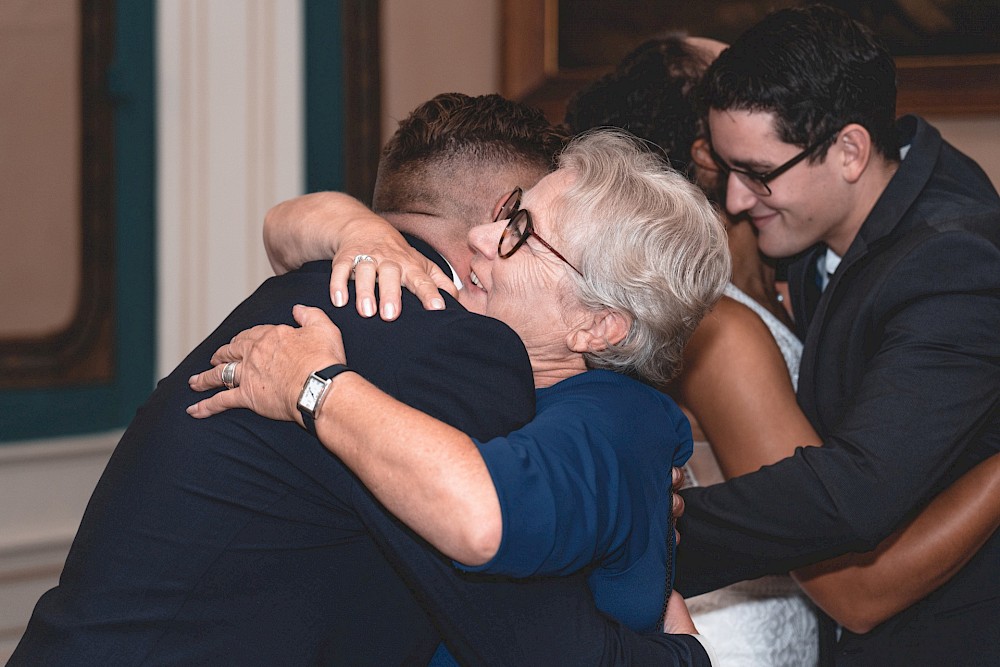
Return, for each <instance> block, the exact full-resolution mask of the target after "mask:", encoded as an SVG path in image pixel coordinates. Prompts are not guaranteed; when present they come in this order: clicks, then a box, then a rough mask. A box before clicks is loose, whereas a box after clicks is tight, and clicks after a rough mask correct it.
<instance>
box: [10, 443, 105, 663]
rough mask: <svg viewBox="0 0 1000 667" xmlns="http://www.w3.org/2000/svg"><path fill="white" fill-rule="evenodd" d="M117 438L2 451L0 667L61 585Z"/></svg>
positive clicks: (12, 446)
mask: <svg viewBox="0 0 1000 667" xmlns="http://www.w3.org/2000/svg"><path fill="white" fill-rule="evenodd" d="M120 437H121V432H120V431H114V432H110V433H101V434H96V435H90V436H85V437H74V438H64V439H60V440H51V441H33V442H25V443H14V444H5V445H3V446H2V447H0V507H2V508H3V510H2V511H0V601H2V603H0V662H6V659H7V658H8V657H9V655H10V653H11V652H12V651H13V650H14V646H15V645H16V644H17V641H18V639H19V638H20V636H21V633H22V632H23V631H24V626H25V624H26V623H27V621H28V617H29V616H30V615H31V610H32V608H33V607H34V606H35V602H37V601H38V598H39V597H40V596H41V595H42V593H44V592H45V591H46V590H48V589H49V588H52V587H53V586H55V585H56V583H57V582H58V580H59V573H60V572H61V571H62V566H63V561H65V559H66V554H67V552H68V551H69V547H70V544H72V542H73V537H74V535H75V534H76V529H77V526H78V525H79V524H80V518H81V517H82V516H83V511H84V509H85V508H86V506H87V501H88V500H89V499H90V495H91V493H93V490H94V485H95V484H96V483H97V480H98V478H99V477H100V475H101V472H102V471H103V470H104V467H105V465H107V462H108V458H109V457H110V456H111V452H112V451H114V448H115V445H116V444H117V442H118V439H119V438H120Z"/></svg>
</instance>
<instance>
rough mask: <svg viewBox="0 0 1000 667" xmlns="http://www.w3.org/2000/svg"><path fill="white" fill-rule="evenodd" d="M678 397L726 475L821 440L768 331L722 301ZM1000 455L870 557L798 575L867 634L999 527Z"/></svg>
mask: <svg viewBox="0 0 1000 667" xmlns="http://www.w3.org/2000/svg"><path fill="white" fill-rule="evenodd" d="M677 390H678V392H677V393H678V396H679V398H680V400H681V401H682V402H684V404H685V405H686V406H687V408H688V409H689V410H690V411H691V412H692V414H694V415H695V417H696V418H697V419H698V421H699V422H700V423H701V425H702V428H703V429H704V431H705V433H706V435H707V437H708V440H709V442H711V443H712V450H713V452H714V453H715V455H716V458H718V460H719V463H720V467H721V468H722V471H723V474H724V475H725V477H726V478H727V479H728V478H731V477H735V476H738V475H742V474H746V473H748V472H752V471H754V470H757V469H758V468H760V467H761V466H764V465H768V464H771V463H774V462H775V461H778V460H780V459H782V458H784V457H787V456H791V455H792V454H793V453H794V451H795V448H796V447H798V446H802V445H815V444H819V442H820V439H819V436H818V435H817V434H816V432H815V431H814V430H813V428H812V426H811V425H810V424H809V422H808V420H806V418H805V416H804V415H803V414H802V412H801V410H799V408H798V404H797V403H796V402H795V395H794V392H793V390H792V386H791V382H790V380H789V379H788V373H787V370H786V368H785V363H784V360H783V359H782V357H781V354H780V352H779V351H778V348H777V345H775V343H774V340H773V338H772V337H771V334H770V332H768V331H767V328H766V327H765V326H764V324H763V323H762V322H761V321H760V319H759V318H758V317H757V316H756V315H754V314H753V313H752V312H751V311H750V310H749V309H747V308H745V307H744V306H743V305H741V304H738V303H736V302H734V301H732V300H730V299H723V300H722V301H720V302H719V305H718V306H717V307H716V309H715V310H714V311H713V312H712V313H711V314H710V315H709V316H708V317H706V318H705V320H704V321H703V322H702V324H701V325H700V326H699V328H698V329H697V330H696V331H695V334H694V335H693V336H692V339H691V342H690V343H689V345H688V348H687V351H686V352H685V367H684V371H683V373H682V375H681V377H680V378H678V384H677ZM998 491H1000V456H994V457H993V458H992V459H990V460H989V461H988V462H986V463H984V464H981V465H980V466H979V467H978V468H975V469H974V470H973V471H971V472H969V473H967V474H966V475H965V476H964V477H962V478H961V479H960V480H958V481H957V482H956V483H955V484H954V485H953V486H952V487H950V488H949V489H947V490H946V491H945V492H943V493H942V494H940V495H939V496H938V497H937V498H935V499H934V500H933V501H932V502H931V503H930V504H929V505H928V506H927V507H926V508H925V509H924V510H923V512H922V513H921V514H920V515H919V516H918V517H917V518H916V519H914V520H913V521H912V522H911V523H910V524H908V525H907V526H905V527H904V528H902V529H900V530H899V531H897V532H896V533H894V534H893V535H892V536H890V537H889V538H887V539H886V540H885V541H883V542H882V543H881V544H880V545H879V546H878V548H877V549H875V551H873V552H871V553H867V554H846V555H844V556H841V557H839V558H835V559H831V560H829V561H825V562H823V563H819V564H817V565H814V566H811V567H808V568H803V569H802V570H799V571H796V572H794V573H793V576H795V578H796V580H797V581H798V582H799V584H800V585H801V586H802V588H803V590H805V592H806V593H807V594H808V595H809V596H810V597H811V598H812V599H813V600H814V601H815V602H816V604H817V605H819V606H820V607H821V608H823V610H824V611H826V612H827V613H828V614H829V615H830V616H831V617H833V618H834V619H836V620H837V621H838V622H839V623H841V624H842V625H844V626H845V627H846V628H848V629H849V630H852V631H855V632H865V631H867V630H869V629H871V628H872V627H874V626H875V625H877V624H878V623H881V622H882V621H885V620H887V619H888V618H890V617H891V616H893V615H895V614H897V613H899V612H900V611H902V610H903V609H905V608H906V607H908V606H910V605H912V604H913V603H914V602H916V601H917V600H919V599H921V598H922V597H924V596H926V595H927V594H928V593H930V592H931V591H933V590H935V589H936V588H937V587H938V586H940V585H941V584H942V583H944V582H945V581H947V579H948V578H950V577H951V576H953V575H954V574H955V572H957V571H958V570H959V569H960V568H961V567H962V566H963V565H964V564H965V563H966V562H968V560H969V559H970V558H971V557H972V556H973V555H974V554H975V552H976V550H978V549H979V548H980V547H981V546H982V545H983V543H984V542H985V541H986V539H987V538H989V536H990V535H991V534H992V533H993V532H994V531H995V530H996V528H997V526H998V525H1000V494H998Z"/></svg>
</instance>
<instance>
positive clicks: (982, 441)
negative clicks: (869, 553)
mask: <svg viewBox="0 0 1000 667" xmlns="http://www.w3.org/2000/svg"><path fill="white" fill-rule="evenodd" d="M929 267H933V269H934V270H933V271H931V270H929ZM889 271H890V273H889V275H888V276H887V277H886V278H885V279H884V280H883V281H882V282H881V283H880V284H879V285H877V286H876V288H875V289H874V290H869V292H870V293H869V294H866V295H864V296H863V297H858V299H859V301H858V303H859V304H862V305H863V306H864V307H865V308H867V310H864V311H862V313H860V314H858V313H857V312H854V313H852V315H854V320H853V321H852V322H846V321H845V320H846V319H847V318H846V317H845V316H844V315H840V317H839V318H838V319H837V320H836V321H833V322H831V323H830V328H831V330H830V331H825V332H824V336H827V337H830V338H836V340H829V341H825V344H826V345H827V349H826V350H825V351H824V356H825V357H826V358H825V359H823V360H821V362H822V363H823V364H825V365H823V366H820V367H819V369H818V371H817V373H818V375H817V376H816V377H815V378H814V381H815V382H816V383H817V385H818V387H819V388H818V389H817V390H816V391H815V392H814V394H813V395H814V396H815V399H811V400H812V402H813V403H815V406H810V404H809V403H803V407H804V408H805V409H806V412H807V414H809V413H810V412H813V413H814V414H817V415H820V417H819V418H818V419H819V420H820V422H821V423H819V424H816V425H817V429H818V430H819V431H820V432H821V434H822V435H823V436H824V437H823V446H822V447H809V448H805V449H802V450H799V451H798V452H797V453H796V454H795V455H794V456H793V457H791V458H789V459H785V460H783V461H780V462H778V463H777V464H775V465H773V466H768V467H765V468H763V469H762V470H760V471H758V472H755V473H752V474H750V475H746V476H744V477H741V478H737V479H734V480H730V481H729V482H727V483H725V484H722V485H717V486H714V487H708V488H701V489H690V490H687V491H685V492H684V494H683V495H684V498H685V501H686V507H687V509H686V511H685V514H684V517H683V518H682V520H681V521H680V523H679V528H680V530H681V535H682V540H681V543H680V554H679V556H678V578H677V584H678V589H679V590H680V591H681V592H682V593H683V594H685V595H694V594H697V593H699V592H702V591H705V590H711V589H713V588H716V587H718V586H721V585H724V584H727V583H731V582H732V581H737V580H740V579H746V578H754V577H758V576H760V575H762V574H765V573H767V572H781V571H787V570H789V569H794V568H795V567H799V566H801V565H804V564H807V563H810V562H815V561H818V560H822V559H825V558H829V557H832V556H835V555H837V554H839V553H843V552H846V551H850V550H858V551H862V550H868V549H871V548H873V547H874V546H875V545H876V544H877V543H878V542H880V541H881V540H882V539H884V538H885V537H886V536H888V534H889V533H891V532H892V531H893V530H894V529H895V528H896V527H897V526H898V525H899V524H900V523H901V522H902V521H903V520H904V519H905V518H906V517H907V516H908V515H909V514H910V513H911V512H913V511H914V510H915V509H916V508H918V507H919V506H920V505H921V504H922V503H924V502H926V500H927V499H928V498H929V497H930V496H931V495H933V493H935V492H936V490H938V489H939V488H940V487H941V485H942V484H943V483H944V482H946V481H947V478H952V479H953V478H954V477H956V476H957V474H958V472H960V469H963V468H964V469H967V468H968V467H970V466H971V465H972V464H974V463H975V462H976V461H978V460H982V459H983V458H985V457H986V456H987V455H989V454H990V453H993V452H995V451H997V450H998V449H1000V436H998V423H997V422H998V414H1000V365H998V364H997V350H998V349H1000V255H998V249H997V246H996V245H994V244H991V243H989V242H987V241H985V240H984V239H983V238H982V237H976V236H973V235H969V234H963V233H947V234H938V235H936V236H934V237H932V238H930V239H929V240H926V241H925V242H924V243H922V244H920V245H917V246H916V247H914V248H912V249H911V250H910V251H909V252H908V253H907V254H906V255H905V256H904V257H902V258H901V259H900V260H899V261H897V262H896V263H895V265H894V266H892V267H891V269H889ZM859 288H860V289H859ZM846 290H853V292H851V291H846V293H845V297H844V298H849V297H850V296H851V295H853V294H856V293H858V292H859V291H860V292H863V291H864V287H863V286H859V285H848V286H846ZM834 296H837V295H836V294H834ZM862 298H863V299H864V300H862ZM848 305H850V304H848ZM859 307H861V306H859ZM842 310H843V311H845V312H848V311H850V310H851V308H849V307H842ZM831 319H832V318H831ZM849 325H850V326H853V327H854V328H853V329H851V328H849ZM833 327H837V329H836V331H833V330H832V328H833ZM843 350H852V351H851V352H843ZM807 353H808V345H807ZM803 381H805V380H803ZM824 387H826V388H829V387H836V388H835V389H832V390H831V389H824ZM809 391H810V388H809V387H808V386H807V387H806V392H809ZM802 393H803V392H802V388H801V387H800V395H801V394H802ZM838 402H840V403H841V404H840V405H838V404H837V403H838ZM810 418H811V419H812V417H810ZM952 466H955V467H956V468H957V469H958V470H954V469H952Z"/></svg>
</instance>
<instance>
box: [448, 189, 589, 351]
mask: <svg viewBox="0 0 1000 667" xmlns="http://www.w3.org/2000/svg"><path fill="white" fill-rule="evenodd" d="M570 179H571V175H570V174H569V173H567V172H566V171H565V170H559V171H556V172H554V173H552V174H549V175H548V176H546V177H545V178H543V179H542V180H541V181H539V182H538V184H537V185H535V187H533V188H531V189H530V190H527V191H525V192H524V195H523V196H522V198H521V208H522V209H526V210H528V211H529V212H530V214H531V218H532V222H533V224H534V228H535V231H536V232H537V233H538V235H540V236H541V237H542V238H544V239H545V240H546V241H548V242H549V243H550V244H551V245H552V246H553V247H555V248H558V251H559V252H560V253H562V254H563V255H565V256H566V258H567V259H568V260H569V261H572V262H574V264H576V263H577V262H578V261H579V258H578V257H575V256H574V254H573V253H572V251H571V249H569V248H567V247H566V244H565V243H564V242H562V238H563V237H562V235H561V234H560V233H559V229H557V228H556V223H555V221H554V217H555V216H554V213H555V211H556V207H557V206H558V205H559V201H558V200H559V195H560V194H561V193H563V192H565V190H566V188H567V187H568V185H569V183H570ZM503 199H506V197H504V198H503ZM503 199H501V200H500V201H499V202H498V207H499V204H500V203H502V201H503ZM507 223H508V220H498V221H497V222H492V223H490V224H486V225H480V226H478V227H475V228H473V229H472V230H471V231H470V232H469V245H470V246H471V247H472V249H473V251H474V252H475V254H474V255H473V257H472V261H471V267H472V278H471V281H470V283H469V284H466V285H465V286H464V287H463V289H462V290H461V292H460V294H459V300H460V301H461V302H462V304H463V305H464V306H465V307H466V308H468V309H469V310H471V311H472V312H474V313H480V314H482V315H487V316H489V317H493V318H496V319H498V320H501V321H502V322H505V323H506V324H507V325H508V326H510V327H511V328H512V329H514V331H516V332H517V333H518V335H519V336H520V337H521V339H522V340H523V341H524V343H525V345H526V346H527V348H528V351H529V352H535V353H537V352H538V350H539V349H541V348H543V347H550V346H554V347H553V349H554V350H558V349H559V348H560V346H561V347H562V348H563V351H564V349H565V336H566V333H567V332H568V331H570V329H571V328H572V326H573V324H574V323H578V322H579V321H580V319H581V314H582V312H583V309H582V307H580V306H578V305H576V300H575V297H574V296H573V294H574V292H573V282H572V281H573V275H575V274H574V272H573V269H572V268H570V266H568V265H567V264H566V263H565V262H564V261H563V260H561V259H559V258H558V257H557V256H556V255H554V254H553V253H552V251H550V250H548V249H547V248H545V246H543V245H542V244H541V243H540V242H539V241H538V239H537V238H535V237H534V236H529V237H528V239H527V241H526V242H525V243H524V244H523V245H522V246H521V247H520V248H519V249H518V250H517V251H516V252H514V253H513V254H511V255H510V256H509V257H507V258H501V257H500V256H499V255H498V244H499V242H500V237H501V235H502V234H503V232H504V229H505V228H506V226H507Z"/></svg>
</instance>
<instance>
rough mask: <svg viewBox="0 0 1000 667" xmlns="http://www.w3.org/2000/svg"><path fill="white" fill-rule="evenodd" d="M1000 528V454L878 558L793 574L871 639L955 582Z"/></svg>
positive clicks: (843, 560) (849, 559) (848, 558)
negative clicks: (888, 623)
mask: <svg viewBox="0 0 1000 667" xmlns="http://www.w3.org/2000/svg"><path fill="white" fill-rule="evenodd" d="M998 527H1000V454H994V455H993V456H991V457H990V458H988V459H986V460H985V461H983V462H982V463H980V464H979V465H978V466H976V467H975V468H973V469H972V470H970V471H969V472H967V473H965V475H963V476H962V477H960V478H959V479H958V480H957V481H956V482H954V483H953V484H952V485H951V486H949V487H948V488H947V489H945V490H944V491H942V492H941V493H940V494H939V495H938V496H937V497H935V498H934V500H933V501H931V503H930V504H929V505H928V506H927V507H926V508H924V510H923V511H921V512H920V514H919V515H918V516H917V517H916V518H915V519H914V520H913V521H911V522H910V523H909V524H907V526H906V527H905V528H903V529H902V530H900V531H897V532H896V533H894V534H893V535H891V536H890V537H888V538H886V539H885V540H884V541H883V542H882V543H881V544H879V545H878V547H876V548H875V550H874V551H871V552H868V553H863V554H846V555H844V556H840V557H839V558H834V559H831V560H828V561H824V562H822V563H817V564H816V565H811V566H808V567H805V568H801V569H799V570H795V571H794V572H792V576H793V577H794V578H795V580H796V581H797V582H798V583H799V585H800V586H802V588H803V590H805V591H806V593H807V594H808V595H809V597H811V598H812V599H813V601H814V602H816V604H817V605H819V606H820V607H821V608H822V609H823V611H825V612H826V613H827V614H828V615H830V616H831V617H832V618H834V619H836V620H837V622H839V623H840V624H841V625H843V626H844V627H846V628H847V629H848V630H851V631H852V632H856V633H864V632H868V631H870V630H871V629H872V628H874V627H875V626H876V625H878V624H879V623H881V622H883V621H885V620H887V619H889V618H890V617H892V616H894V615H896V614H898V613H899V612H900V611H902V610H903V609H905V608H907V607H909V606H910V605H912V604H913V603H915V602H917V601H918V600H920V599H921V598H923V597H924V596H925V595H927V594H928V593H930V592H931V591H933V590H935V589H936V588H938V587H939V586H940V585H941V584H943V583H945V582H946V581H948V579H950V578H951V577H952V576H954V575H955V574H956V573H957V572H958V571H959V570H960V569H961V568H962V566H963V565H965V564H966V563H967V562H968V561H969V559H971V558H972V557H973V556H974V555H975V554H976V551H978V550H979V548H980V547H982V546H983V545H984V544H985V543H986V540H988V539H989V538H990V536H991V535H992V534H993V533H994V532H995V531H996V529H997V528H998Z"/></svg>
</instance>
